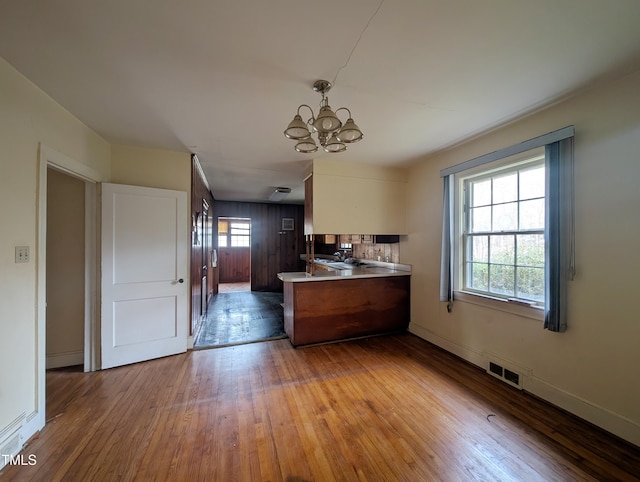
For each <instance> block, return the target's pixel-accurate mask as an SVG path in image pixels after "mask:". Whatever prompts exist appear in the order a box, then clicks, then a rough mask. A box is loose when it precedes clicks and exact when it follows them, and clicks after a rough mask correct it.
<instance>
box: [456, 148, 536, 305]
mask: <svg viewBox="0 0 640 482" xmlns="http://www.w3.org/2000/svg"><path fill="white" fill-rule="evenodd" d="M537 151H538V152H536V153H531V152H530V153H528V156H525V157H526V158H525V159H524V160H522V161H518V162H516V163H513V164H508V165H506V166H502V167H499V168H494V169H483V170H482V172H480V173H477V174H475V175H471V176H468V177H463V176H460V178H459V183H460V184H459V187H460V192H461V194H462V203H461V204H462V219H461V221H462V223H461V224H462V229H461V230H460V231H461V241H460V242H461V244H462V246H461V258H462V259H461V271H462V280H461V283H460V284H461V286H460V287H461V288H462V290H463V291H469V292H473V293H478V294H482V295H487V296H492V297H497V298H502V299H507V300H518V301H525V302H530V303H532V304H540V305H542V304H544V291H545V290H544V264H545V261H544V260H545V251H544V226H545V222H544V217H545V167H544V150H541V149H538V150H537ZM540 151H541V152H540Z"/></svg>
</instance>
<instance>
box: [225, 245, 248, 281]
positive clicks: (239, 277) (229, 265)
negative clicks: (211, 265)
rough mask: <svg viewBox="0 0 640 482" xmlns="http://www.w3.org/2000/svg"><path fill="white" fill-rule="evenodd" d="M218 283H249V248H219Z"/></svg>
mask: <svg viewBox="0 0 640 482" xmlns="http://www.w3.org/2000/svg"><path fill="white" fill-rule="evenodd" d="M218 266H219V267H220V271H219V272H220V283H246V282H248V281H251V248H219V249H218Z"/></svg>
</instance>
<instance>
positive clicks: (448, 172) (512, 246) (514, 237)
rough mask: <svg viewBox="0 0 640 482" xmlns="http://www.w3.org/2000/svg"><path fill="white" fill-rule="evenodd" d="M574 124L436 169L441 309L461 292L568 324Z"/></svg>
mask: <svg viewBox="0 0 640 482" xmlns="http://www.w3.org/2000/svg"><path fill="white" fill-rule="evenodd" d="M574 132H575V129H574V127H573V126H567V127H564V128H562V129H558V130H556V131H552V132H549V133H547V134H543V135H541V136H538V137H535V138H533V139H529V140H527V141H524V142H521V143H519V144H514V145H511V146H508V147H505V148H503V149H499V150H497V151H493V152H490V153H488V154H485V155H483V156H480V157H476V158H474V159H470V160H468V161H464V162H461V163H460V164H456V165H453V166H450V167H447V168H446V169H443V170H441V171H440V177H442V178H443V180H444V184H443V210H442V256H441V258H440V260H441V265H440V301H445V302H447V311H449V312H451V311H452V309H453V301H454V298H456V299H457V298H460V299H462V300H466V301H469V302H477V303H480V304H483V305H487V306H491V307H495V308H497V309H502V310H505V311H510V312H514V313H517V314H520V315H523V316H530V317H533V318H543V319H544V328H545V329H548V330H550V331H555V332H564V331H566V330H567V292H568V290H569V283H568V282H569V281H571V280H572V279H573V277H574V275H575V229H574V210H575V205H574V193H573V192H574V185H573V182H574V181H573V179H574V175H573V171H574V156H573V139H574ZM454 293H455V296H454ZM477 295H484V296H477ZM510 302H515V303H510ZM540 307H543V308H544V310H541V309H536V308H540ZM541 312H543V316H540V313H541Z"/></svg>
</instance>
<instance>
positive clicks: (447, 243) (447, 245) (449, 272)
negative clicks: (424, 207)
mask: <svg viewBox="0 0 640 482" xmlns="http://www.w3.org/2000/svg"><path fill="white" fill-rule="evenodd" d="M443 179H444V190H443V193H444V194H443V202H442V255H441V256H442V257H441V258H440V301H446V302H447V310H448V311H451V307H452V305H453V257H452V253H453V250H452V243H453V232H452V230H453V221H452V219H451V217H452V216H451V215H452V206H451V204H452V200H453V198H452V195H453V191H452V186H451V184H452V182H453V176H452V175H449V176H444V177H443Z"/></svg>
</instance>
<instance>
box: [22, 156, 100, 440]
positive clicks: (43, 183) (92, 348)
mask: <svg viewBox="0 0 640 482" xmlns="http://www.w3.org/2000/svg"><path fill="white" fill-rule="evenodd" d="M49 167H51V168H53V169H56V170H58V171H60V172H62V173H65V174H67V175H69V176H72V177H75V178H77V179H80V180H82V181H84V183H85V287H84V291H85V307H84V331H85V336H84V340H85V341H84V369H85V371H92V370H97V369H98V368H99V365H98V362H99V359H98V353H97V350H96V348H97V347H98V346H99V340H98V338H97V336H98V333H97V324H98V317H97V278H96V276H97V230H96V227H97V226H96V202H97V198H96V186H97V183H99V182H101V181H103V180H104V179H103V178H102V176H101V174H100V173H99V172H97V171H95V170H94V169H91V168H90V167H88V166H86V165H85V164H82V163H81V162H78V161H76V160H75V159H72V158H70V157H68V156H66V155H64V154H62V153H60V152H58V151H56V150H54V149H52V148H50V147H48V146H46V145H44V144H40V152H39V170H38V247H37V265H36V270H37V308H36V323H37V337H38V351H37V355H38V358H37V375H36V376H37V385H36V400H35V406H36V410H35V412H34V413H33V414H32V415H31V416H28V417H27V421H26V423H27V425H26V426H25V427H24V432H25V433H35V432H37V431H38V430H40V429H41V428H42V427H44V425H45V422H46V412H45V408H46V398H45V379H46V373H45V372H46V359H47V354H46V308H47V304H46V303H47V300H46V295H47V286H46V267H47V171H48V168H49Z"/></svg>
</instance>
